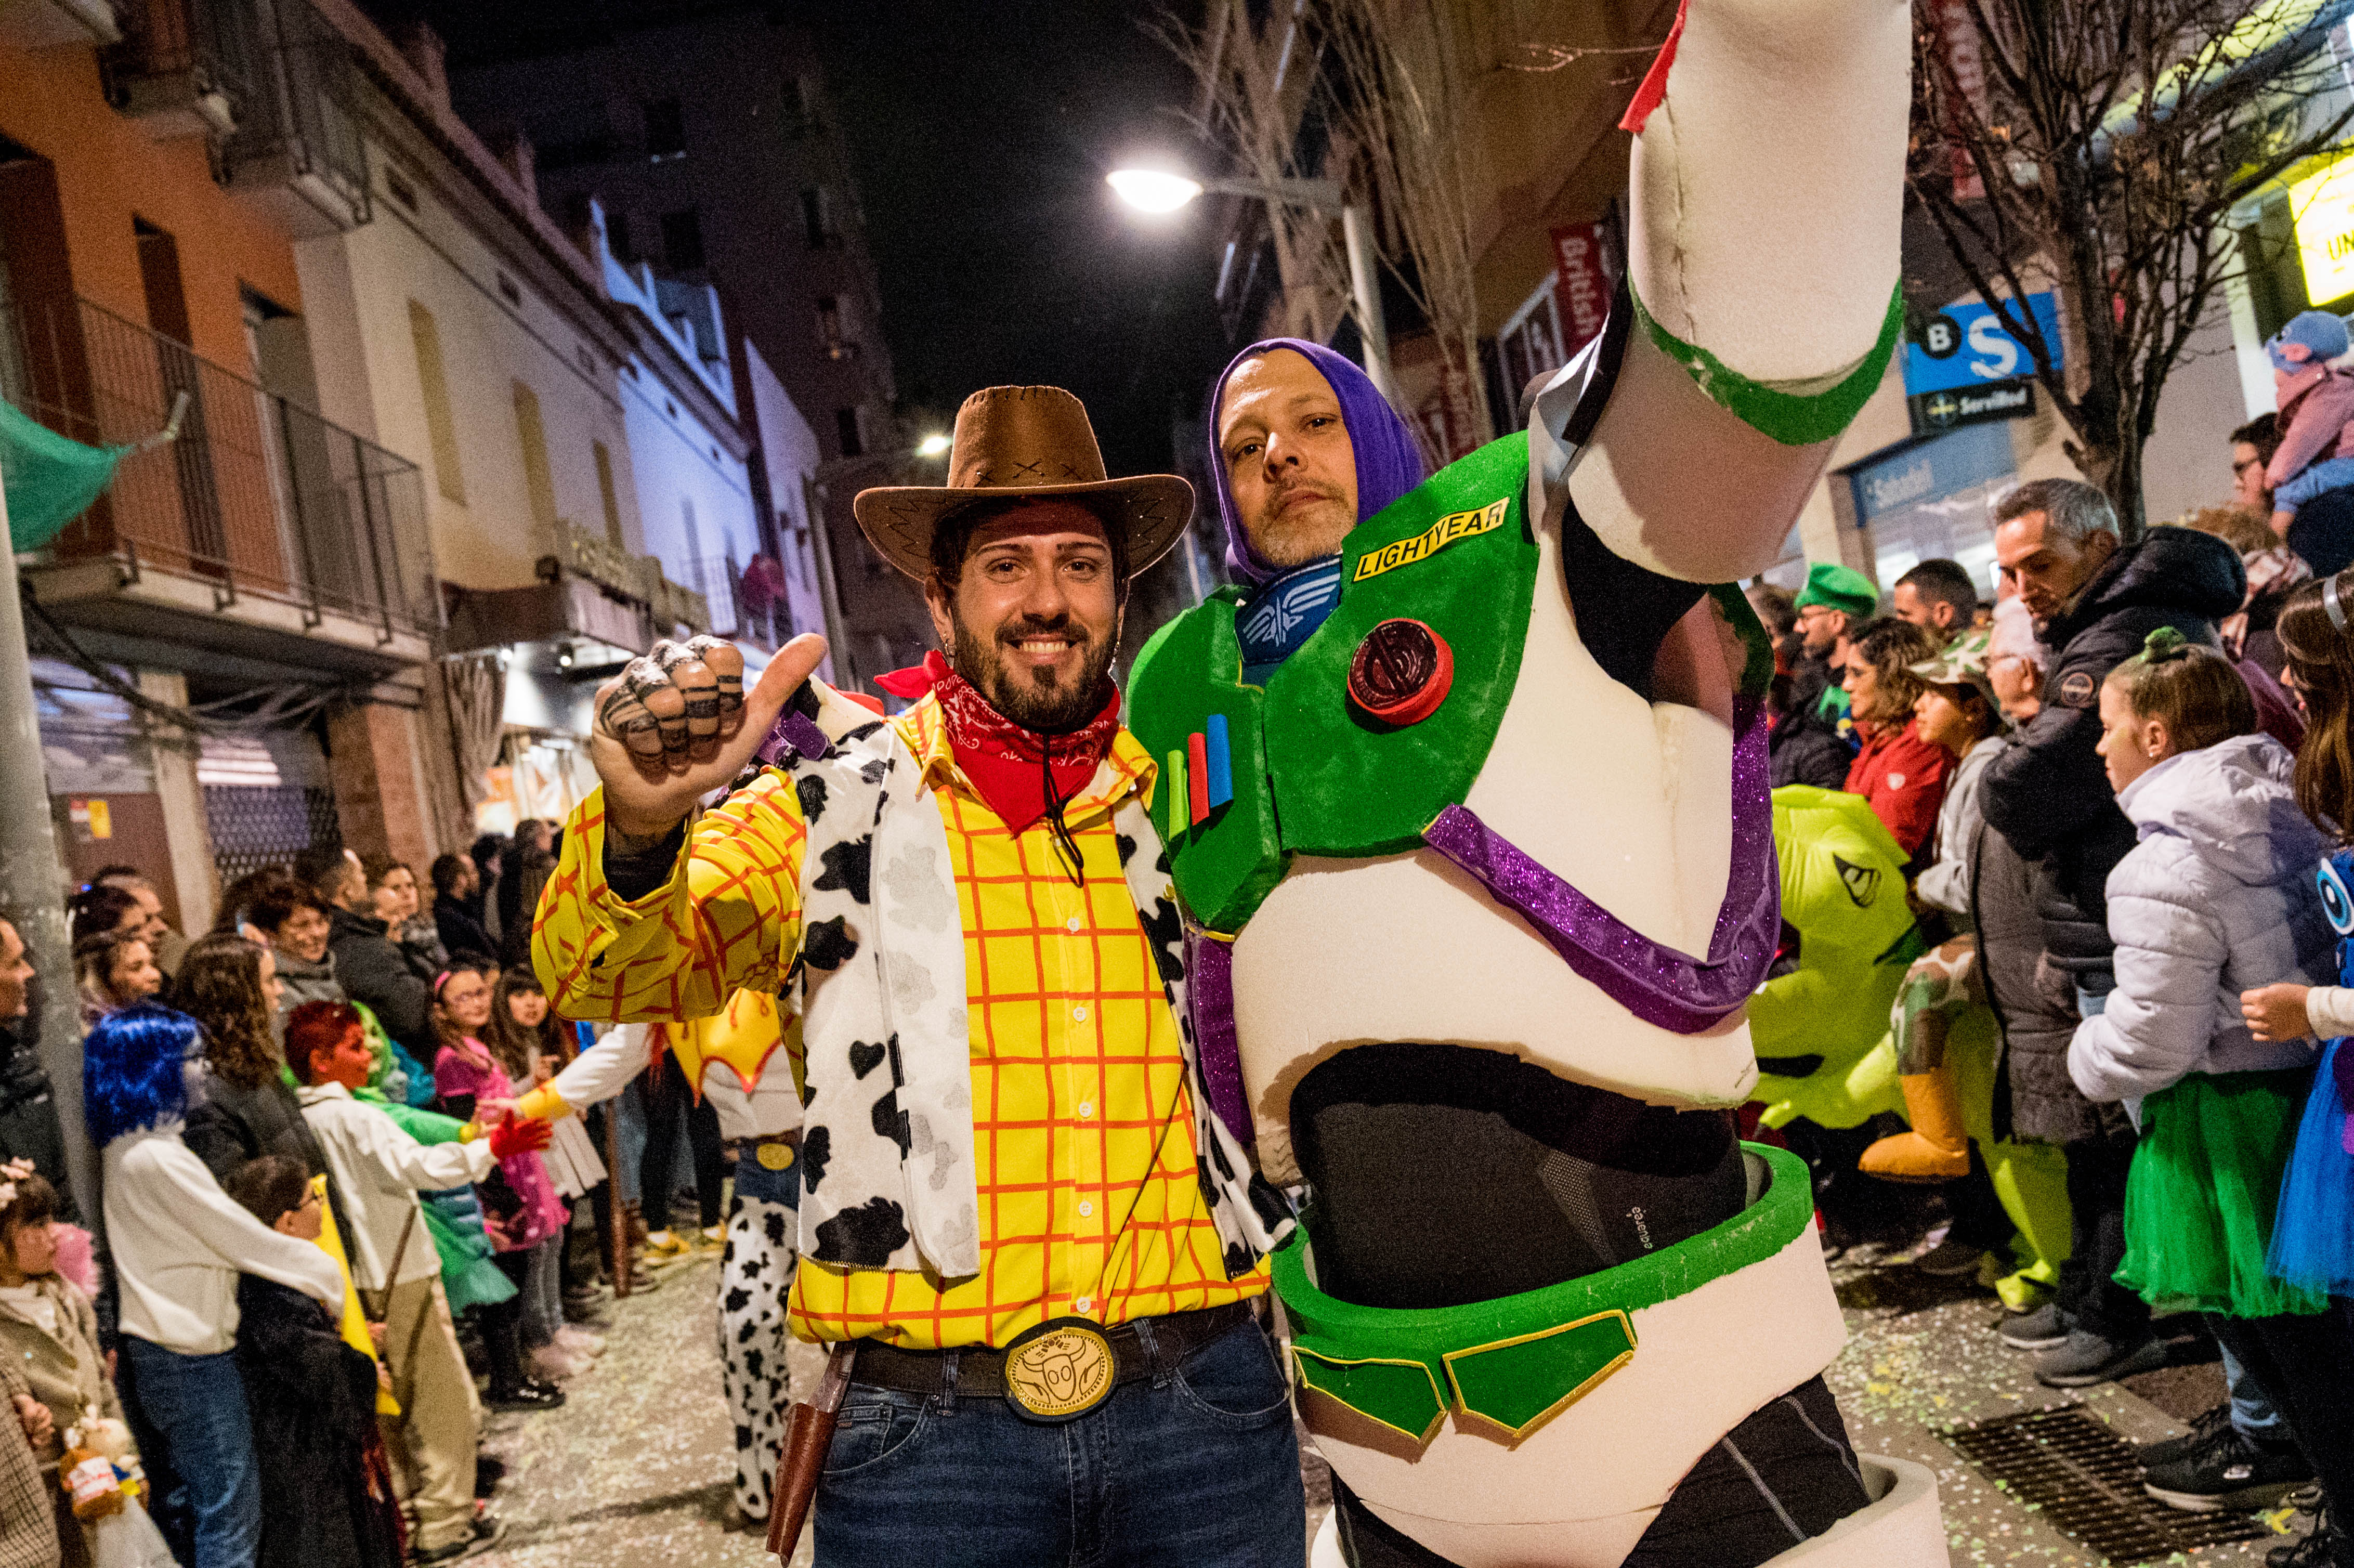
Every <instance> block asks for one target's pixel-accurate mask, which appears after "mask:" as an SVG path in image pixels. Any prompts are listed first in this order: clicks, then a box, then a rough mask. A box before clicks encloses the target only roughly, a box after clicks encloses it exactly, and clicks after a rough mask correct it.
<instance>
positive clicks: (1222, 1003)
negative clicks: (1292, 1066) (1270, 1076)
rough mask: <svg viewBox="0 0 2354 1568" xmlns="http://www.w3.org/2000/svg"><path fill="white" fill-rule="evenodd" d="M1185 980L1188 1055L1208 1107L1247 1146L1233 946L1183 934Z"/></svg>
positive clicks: (1251, 1131)
mask: <svg viewBox="0 0 2354 1568" xmlns="http://www.w3.org/2000/svg"><path fill="white" fill-rule="evenodd" d="M1185 984H1186V986H1187V988H1188V990H1189V991H1191V993H1192V994H1191V995H1190V997H1189V998H1188V999H1187V1000H1188V1001H1189V1002H1190V1004H1191V1006H1190V1011H1191V1012H1193V1054H1194V1059H1195V1060H1196V1061H1198V1062H1199V1063H1200V1064H1201V1067H1202V1082H1203V1083H1204V1085H1205V1086H1207V1087H1208V1089H1209V1091H1210V1108H1211V1109H1212V1110H1214V1111H1215V1112H1217V1113H1218V1119H1219V1120H1220V1121H1222V1122H1225V1124H1226V1130H1227V1131H1228V1132H1231V1133H1233V1134H1234V1135H1235V1138H1236V1139H1239V1140H1240V1141H1241V1143H1242V1145H1243V1147H1245V1148H1246V1149H1247V1148H1249V1147H1250V1145H1251V1143H1252V1141H1253V1140H1254V1139H1256V1138H1257V1130H1256V1128H1255V1127H1254V1125H1253V1123H1252V1121H1251V1113H1250V1101H1249V1099H1248V1098H1247V1097H1246V1096H1245V1095H1244V1094H1243V1054H1242V1047H1241V1046H1240V1045H1239V1044H1236V1043H1235V948H1234V944H1233V943H1231V942H1221V941H1219V940H1218V939H1217V938H1214V937H1204V936H1203V935H1201V934H1200V933H1198V932H1193V931H1189V932H1187V933H1186V936H1185Z"/></svg>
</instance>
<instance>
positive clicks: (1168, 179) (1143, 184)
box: [1104, 169, 1202, 213]
mask: <svg viewBox="0 0 2354 1568" xmlns="http://www.w3.org/2000/svg"><path fill="white" fill-rule="evenodd" d="M1104 183H1105V184H1107V185H1110V186H1111V188H1112V191H1113V193H1114V194H1115V195H1117V196H1119V199H1120V200H1122V201H1124V202H1126V203H1127V204H1128V205H1129V206H1130V207H1134V208H1135V209H1136V210H1137V211H1139V212H1149V213H1169V212H1175V211H1176V210H1177V209H1178V208H1179V207H1183V206H1184V205H1185V204H1186V203H1187V202H1189V201H1192V200H1193V198H1194V197H1195V196H1200V195H1201V194H1202V182H1201V181H1199V180H1193V179H1188V178H1186V177H1185V176H1184V175H1174V174H1171V173H1170V172H1169V171H1168V170H1166V169H1114V170H1113V171H1112V172H1111V173H1110V174H1108V175H1105V176H1104Z"/></svg>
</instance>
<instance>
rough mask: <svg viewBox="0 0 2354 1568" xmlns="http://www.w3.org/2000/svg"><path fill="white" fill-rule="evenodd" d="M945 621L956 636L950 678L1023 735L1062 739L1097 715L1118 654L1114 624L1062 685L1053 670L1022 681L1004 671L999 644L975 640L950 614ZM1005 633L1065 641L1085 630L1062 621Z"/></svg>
mask: <svg viewBox="0 0 2354 1568" xmlns="http://www.w3.org/2000/svg"><path fill="white" fill-rule="evenodd" d="M950 620H951V621H952V624H953V626H954V629H955V631H956V646H955V648H954V649H953V650H951V651H950V653H949V662H950V663H951V664H952V665H953V666H954V667H955V669H956V673H958V674H960V675H961V676H963V677H964V678H965V680H966V681H968V682H970V683H971V685H972V688H973V689H974V690H975V691H977V692H979V693H980V694H981V695H982V696H983V697H985V698H987V699H988V702H989V705H990V706H991V707H993V708H995V709H996V710H997V711H998V712H999V713H1001V714H1003V715H1005V716H1006V717H1007V718H1010V719H1012V720H1013V722H1014V723H1015V724H1018V725H1020V726H1022V727H1023V729H1026V730H1031V731H1033V732H1034V733H1036V734H1039V735H1068V734H1069V733H1070V732H1071V731H1073V730H1075V729H1080V728H1084V727H1085V726H1087V722H1088V721H1089V720H1091V719H1093V718H1094V717H1095V716H1096V715H1097V714H1098V713H1100V712H1101V711H1102V710H1103V705H1104V701H1105V693H1104V683H1105V680H1106V677H1107V676H1108V673H1110V670H1111V661H1112V656H1113V655H1114V654H1115V653H1117V652H1119V623H1118V622H1117V621H1115V622H1114V623H1113V628H1112V634H1111V635H1110V636H1109V637H1108V638H1105V639H1103V640H1102V641H1097V642H1091V643H1089V644H1088V645H1087V646H1086V647H1085V648H1084V650H1083V657H1084V662H1083V663H1081V665H1080V667H1079V673H1078V678H1077V679H1076V681H1072V682H1068V683H1066V682H1064V681H1062V680H1060V679H1059V678H1058V677H1057V673H1056V672H1055V671H1053V670H1037V671H1033V672H1030V673H1028V674H1027V675H1024V674H1023V673H1018V672H1015V671H1013V670H1009V669H1008V668H1006V664H1005V658H1004V647H1003V644H1002V642H1001V641H999V640H998V638H996V637H983V636H981V635H980V634H979V633H977V632H975V631H974V630H972V628H970V627H969V626H967V625H966V624H965V623H964V618H963V617H961V616H957V615H953V614H952V615H951V617H950ZM1005 630H1007V631H1011V632H1012V633H1013V636H1014V637H1015V639H1016V640H1017V641H1018V640H1019V639H1020V638H1022V637H1023V636H1037V635H1039V634H1041V633H1051V632H1061V633H1063V634H1064V635H1066V636H1070V637H1086V636H1087V630H1086V628H1084V627H1082V626H1080V625H1079V624H1078V623H1077V622H1076V621H1075V620H1072V619H1071V618H1070V617H1069V616H1067V615H1066V616H1061V617H1058V618H1056V619H1055V620H1044V621H1041V620H1026V619H1025V620H1022V621H1020V622H1018V623H1016V624H1014V625H1013V626H1010V627H1008V628H1006V629H1005ZM1001 635H1002V633H1001Z"/></svg>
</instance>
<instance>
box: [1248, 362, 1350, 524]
mask: <svg viewBox="0 0 2354 1568" xmlns="http://www.w3.org/2000/svg"><path fill="white" fill-rule="evenodd" d="M1218 455H1219V457H1220V458H1221V459H1222V460H1223V461H1225V465H1226V489H1227V491H1228V493H1231V494H1232V495H1233V496H1234V501H1235V516H1236V517H1237V518H1238V519H1239V520H1240V521H1241V523H1242V526H1243V532H1244V534H1245V535H1247V536H1248V537H1249V539H1250V542H1251V545H1252V546H1253V547H1254V548H1256V549H1257V551H1258V553H1259V554H1260V555H1261V556H1264V557H1266V559H1267V561H1269V562H1271V563H1272V564H1273V565H1275V566H1277V567H1297V566H1300V565H1303V564H1305V563H1306V562H1309V561H1312V560H1316V559H1317V558H1319V557H1320V556H1330V555H1334V554H1337V553H1338V552H1339V550H1340V548H1341V541H1342V540H1344V539H1346V538H1347V537H1348V536H1349V530H1351V529H1352V528H1354V527H1355V526H1356V525H1357V453H1356V449H1355V448H1354V447H1353V446H1352V445H1351V443H1350V440H1349V428H1348V425H1347V424H1346V422H1345V421H1344V420H1343V419H1342V418H1341V399H1340V397H1338V396H1337V395H1336V394H1335V393H1334V392H1333V390H1332V384H1331V382H1329V381H1327V380H1325V379H1324V374H1323V372H1321V371H1320V370H1318V369H1317V368H1316V366H1313V365H1311V364H1310V363H1309V360H1308V356H1307V355H1304V354H1300V353H1298V352H1296V351H1295V350H1292V349H1288V348H1278V349H1275V350H1272V351H1270V352H1269V353H1267V354H1262V355H1258V356H1257V358H1254V359H1249V360H1246V361H1244V363H1243V364H1242V365H1240V366H1237V367H1236V368H1235V373H1234V374H1233V375H1232V376H1228V377H1227V378H1226V390H1225V397H1223V398H1221V399H1220V400H1219V404H1218Z"/></svg>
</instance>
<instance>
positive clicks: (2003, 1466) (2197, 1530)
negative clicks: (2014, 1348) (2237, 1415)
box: [1941, 1404, 2271, 1563]
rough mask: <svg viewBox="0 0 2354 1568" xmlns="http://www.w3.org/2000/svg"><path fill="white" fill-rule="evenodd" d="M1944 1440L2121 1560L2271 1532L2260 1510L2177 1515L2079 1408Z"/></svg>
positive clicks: (2078, 1538)
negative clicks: (2145, 1485)
mask: <svg viewBox="0 0 2354 1568" xmlns="http://www.w3.org/2000/svg"><path fill="white" fill-rule="evenodd" d="M1941 1436H1943V1437H1944V1438H1945V1439H1946V1442H1947V1443H1949V1444H1951V1445H1953V1446H1954V1448H1955V1449H1956V1451H1957V1452H1959V1453H1960V1454H1961V1456H1962V1457H1964V1458H1966V1459H1967V1460H1969V1461H1970V1462H1971V1463H1972V1464H1975V1465H1977V1466H1978V1468H1980V1469H1982V1470H1984V1471H1985V1472H1986V1473H1987V1474H1988V1476H1989V1477H1990V1478H1993V1479H1995V1480H1997V1481H1999V1482H2001V1483H2003V1485H2004V1486H2005V1488H2006V1489H2008V1490H2009V1493H2010V1495H2011V1496H2012V1497H2014V1498H2016V1499H2019V1500H2020V1502H2022V1503H2028V1504H2031V1505H2033V1506H2035V1507H2036V1508H2038V1509H2039V1510H2041V1514H2042V1516H2043V1518H2044V1519H2046V1520H2050V1521H2051V1522H2052V1524H2053V1525H2054V1526H2056V1527H2057V1528H2058V1529H2059V1531H2060V1532H2061V1533H2062V1534H2063V1535H2065V1536H2067V1537H2068V1538H2069V1539H2071V1540H2073V1541H2075V1542H2080V1543H2082V1544H2083V1545H2084V1546H2085V1547H2086V1548H2087V1549H2089V1550H2091V1551H2093V1552H2098V1553H2100V1554H2101V1555H2102V1556H2104V1557H2105V1558H2107V1559H2108V1560H2109V1561H2110V1562H2111V1563H2148V1562H2152V1561H2155V1560H2158V1559H2160V1558H2165V1557H2170V1556H2172V1555H2173V1554H2174V1553H2175V1552H2195V1551H2197V1550H2198V1549H2199V1548H2200V1547H2202V1546H2217V1545H2221V1543H2223V1542H2227V1541H2256V1540H2261V1539H2263V1538H2264V1536H2267V1535H2269V1534H2270V1533H2271V1531H2268V1530H2266V1529H2265V1528H2264V1522H2263V1521H2262V1520H2259V1519H2257V1518H2256V1517H2255V1516H2254V1515H2253V1514H2244V1513H2178V1512H2176V1511H2175V1510H2172V1509H2170V1508H2168V1507H2167V1506H2166V1505H2165V1504H2164V1503H2162V1502H2159V1501H2158V1499H2156V1498H2153V1497H2151V1496H2150V1495H2149V1494H2148V1493H2147V1492H2145V1491H2143V1490H2142V1489H2141V1467H2139V1466H2138V1465H2137V1464H2136V1463H2135V1462H2134V1447H2133V1445H2132V1444H2130V1443H2128V1442H2126V1440H2125V1439H2124V1438H2122V1437H2120V1436H2117V1435H2116V1434H2115V1433H2114V1432H2112V1431H2110V1430H2109V1428H2108V1427H2107V1425H2105V1424H2104V1423H2103V1422H2102V1421H2101V1420H2100V1418H2099V1417H2097V1416H2095V1415H2094V1414H2091V1413H2090V1412H2088V1411H2087V1410H2085V1408H2084V1406H2083V1405H2081V1404H2061V1405H2054V1406H2052V1408H2050V1409H2047V1410H2030V1411H2027V1412H2024V1413H2023V1414H2018V1415H2005V1416H2000V1417H1999V1418H1997V1419H1995V1420H1991V1421H1981V1422H1978V1423H1977V1424H1975V1425H1969V1426H1956V1427H1954V1428H1951V1429H1950V1430H1948V1431H1946V1432H1945V1433H1943V1434H1941Z"/></svg>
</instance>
